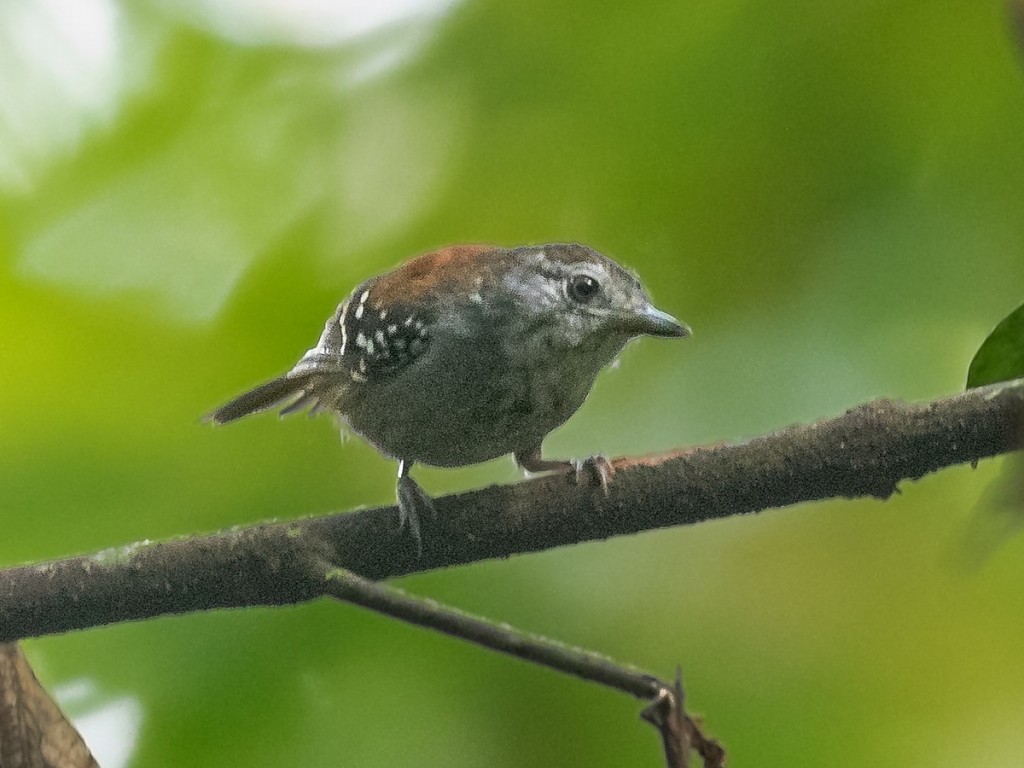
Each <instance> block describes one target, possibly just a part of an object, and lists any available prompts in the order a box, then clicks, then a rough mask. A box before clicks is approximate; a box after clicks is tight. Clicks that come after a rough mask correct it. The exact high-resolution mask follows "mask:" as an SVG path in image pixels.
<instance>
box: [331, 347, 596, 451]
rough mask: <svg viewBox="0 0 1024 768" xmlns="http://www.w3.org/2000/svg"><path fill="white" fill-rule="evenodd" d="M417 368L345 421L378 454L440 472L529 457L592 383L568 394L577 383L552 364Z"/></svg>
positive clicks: (482, 362) (483, 361) (475, 362)
mask: <svg viewBox="0 0 1024 768" xmlns="http://www.w3.org/2000/svg"><path fill="white" fill-rule="evenodd" d="M422 362H424V363H426V364H425V365H422V366H421V365H414V366H411V367H410V368H409V369H407V370H406V371H403V372H402V374H401V375H400V376H399V377H398V378H396V379H395V380H393V381H388V382H386V383H383V382H382V384H381V385H380V386H375V387H374V388H373V390H372V394H369V393H368V394H367V395H366V396H364V397H361V398H359V399H358V401H357V402H354V403H351V404H350V405H349V406H348V407H347V408H346V413H345V417H346V420H347V421H348V423H349V425H350V426H351V428H352V429H353V430H354V431H356V432H357V433H359V434H360V435H362V436H363V437H364V438H365V439H366V440H368V441H369V442H370V443H372V444H373V445H374V446H376V447H377V448H378V449H379V450H380V451H381V452H383V453H385V454H387V455H389V456H393V457H395V458H400V459H405V460H408V461H415V462H421V463H424V464H431V465H434V466H441V467H454V466H463V465H467V464H477V463H480V462H483V461H488V460H490V459H493V458H496V457H498V456H503V455H505V454H508V453H512V452H515V451H520V450H530V449H532V448H533V447H535V446H537V445H539V444H540V442H541V440H543V438H544V436H545V435H547V434H548V433H549V432H550V431H551V430H553V429H555V428H556V427H557V426H559V425H560V424H562V423H563V422H565V420H566V419H568V418H569V417H570V416H571V415H572V414H573V413H574V412H575V411H576V410H577V409H578V408H579V406H580V405H581V404H582V403H583V400H584V399H585V398H586V395H587V392H588V391H589V389H590V385H591V383H592V382H593V375H591V376H589V377H588V378H587V380H586V381H584V382H582V385H576V386H568V384H569V383H570V382H571V383H573V384H575V380H572V379H567V377H566V375H565V371H562V370H560V369H559V367H558V366H557V365H556V364H554V363H552V364H550V365H542V366H539V367H538V366H535V367H533V368H530V369H526V368H517V367H515V366H510V365H508V364H507V362H506V360H505V359H504V358H501V357H496V358H493V359H487V358H481V357H476V356H474V357H472V358H468V359H466V358H464V357H462V356H459V355H451V356H449V358H448V359H447V360H444V361H431V360H429V359H427V360H424V361H422ZM432 362H433V363H434V364H430V363H432ZM594 373H595V374H596V371H595V372H594Z"/></svg>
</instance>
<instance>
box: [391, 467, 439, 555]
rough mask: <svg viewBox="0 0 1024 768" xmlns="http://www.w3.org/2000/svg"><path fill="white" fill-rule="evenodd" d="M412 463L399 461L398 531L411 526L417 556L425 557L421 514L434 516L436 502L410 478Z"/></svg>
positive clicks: (410, 531) (410, 530)
mask: <svg viewBox="0 0 1024 768" xmlns="http://www.w3.org/2000/svg"><path fill="white" fill-rule="evenodd" d="M410 469H412V462H411V461H406V460H405V459H399V461H398V487H397V491H398V530H399V531H401V530H402V529H404V528H405V527H406V525H408V526H409V533H410V534H411V535H412V538H413V541H415V542H416V556H417V557H422V555H423V540H422V538H421V537H420V513H421V512H425V513H427V514H429V515H430V516H431V517H433V515H434V500H433V499H431V498H430V497H429V496H428V495H427V493H426V491H424V490H423V489H422V488H420V487H419V485H418V484H417V483H416V481H415V480H413V479H412V477H410V476H409V470H410Z"/></svg>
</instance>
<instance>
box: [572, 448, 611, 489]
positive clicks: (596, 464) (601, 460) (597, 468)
mask: <svg viewBox="0 0 1024 768" xmlns="http://www.w3.org/2000/svg"><path fill="white" fill-rule="evenodd" d="M572 465H573V468H574V469H575V479H576V485H582V484H583V480H584V475H585V474H588V473H589V474H590V476H591V479H592V480H596V481H597V484H598V485H600V486H601V490H602V491H604V495H605V496H607V495H608V483H610V482H611V479H612V477H613V476H614V475H615V465H614V464H612V463H611V461H609V460H608V457H607V456H604V455H602V454H597V455H595V456H589V457H587V458H586V459H573V461H572Z"/></svg>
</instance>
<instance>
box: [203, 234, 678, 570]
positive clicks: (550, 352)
mask: <svg viewBox="0 0 1024 768" xmlns="http://www.w3.org/2000/svg"><path fill="white" fill-rule="evenodd" d="M689 333H690V330H689V328H687V327H686V326H685V325H683V324H682V323H680V322H678V321H677V320H675V319H674V318H673V317H671V316H670V315H668V314H666V313H664V312H662V311H660V310H658V309H655V308H654V306H653V305H652V304H651V302H650V299H648V298H647V294H646V293H645V292H644V290H643V288H642V287H641V285H640V282H639V281H638V280H637V279H636V278H635V277H634V276H633V275H632V274H630V273H629V272H627V271H626V270H625V269H623V268H622V267H620V266H619V265H618V264H616V263H615V262H614V261H612V260H611V259H609V258H607V257H605V256H602V255H601V254H600V253H598V252H597V251H595V250H593V249H591V248H588V247H586V246H584V245H578V244H576V243H552V244H550V245H539V246H523V247H519V248H495V247H493V246H485V245H456V246H450V247H448V248H442V249H441V250H437V251H433V252H431V253H426V254H423V255H422V256H418V257H416V258H414V259H411V260H409V261H407V262H405V263H404V264H402V265H401V266H399V267H397V268H396V269H394V270H392V271H390V272H386V273H384V274H382V275H378V276H377V277H373V278H370V279H369V280H367V281H366V282H364V283H363V284H362V285H360V286H359V287H358V288H356V289H355V290H354V291H353V292H352V293H351V294H350V295H349V296H348V298H347V299H345V300H344V301H343V302H342V303H341V305H340V306H339V307H338V309H337V311H336V312H335V313H334V314H333V315H332V316H331V318H330V319H329V320H328V321H327V325H326V326H325V327H324V332H323V334H321V336H320V341H318V342H317V345H316V346H315V347H313V348H312V349H311V350H309V351H308V352H307V353H306V354H305V355H303V356H302V359H301V360H299V362H298V363H297V364H296V365H295V367H294V368H292V369H291V370H290V371H289V372H288V373H286V374H284V375H283V376H280V377H278V378H276V379H272V380H271V381H268V382H267V383H265V384H261V385H260V386H258V387H256V388H255V389H252V390H250V391H248V392H245V393H244V394H242V395H239V396H238V397H236V398H235V399H234V400H231V401H230V402H228V403H226V404H225V405H223V406H221V407H220V408H218V409H217V410H216V411H214V412H213V413H211V414H210V415H209V416H208V419H209V420H211V421H213V422H215V423H218V424H223V423H226V422H229V421H234V420H235V419H238V418H241V417H242V416H246V415H248V414H251V413H256V412H258V411H262V410H265V409H267V408H271V407H273V406H275V405H278V404H284V408H283V409H282V411H281V415H285V414H288V413H293V412H295V411H299V410H302V409H304V408H309V409H310V411H311V412H312V413H316V412H318V411H322V410H328V411H333V412H335V413H337V414H338V415H339V416H341V418H342V420H343V421H344V422H345V423H346V424H347V425H348V426H349V427H350V428H351V429H352V430H353V431H354V432H356V433H358V434H359V435H361V436H362V437H363V438H365V439H366V440H367V441H368V442H369V443H371V444H372V445H373V446H374V447H375V448H377V450H378V451H380V452H381V453H383V454H384V455H386V456H390V457H393V458H395V459H398V506H399V510H400V515H401V517H400V524H401V526H405V525H408V526H409V530H410V532H411V534H412V536H413V539H414V541H415V544H416V547H417V550H418V551H420V550H421V546H422V544H421V538H420V522H419V521H420V514H421V513H422V512H431V511H432V509H433V503H432V501H431V500H430V497H429V496H428V495H427V494H426V493H424V491H423V490H422V489H421V488H420V487H419V485H417V484H416V482H415V481H414V480H413V479H412V477H410V476H409V470H410V468H411V467H412V465H413V464H414V463H415V462H422V463H424V464H430V465H433V466H439V467H458V466H464V465H467V464H476V463H479V462H482V461H488V460H489V459H493V458H495V457H497V456H503V455H505V454H508V453H511V454H513V456H514V457H515V460H516V463H517V464H518V465H519V466H520V467H521V468H523V469H524V470H526V471H528V472H547V471H554V470H560V471H572V472H575V473H577V477H579V473H580V471H581V468H582V467H583V466H584V464H589V465H590V466H591V467H592V468H593V469H594V470H595V471H596V473H597V476H598V478H599V479H600V481H601V484H602V485H606V484H607V482H608V477H609V475H610V470H611V465H610V464H609V463H608V462H607V460H605V459H603V458H602V457H592V458H591V459H588V460H587V461H586V462H576V461H565V460H551V459H544V458H542V455H541V443H542V442H543V440H544V438H545V437H546V436H547V434H548V433H549V432H551V431H552V430H553V429H555V428H556V427H558V426H559V425H560V424H562V423H563V422H565V421H566V420H567V419H568V418H569V417H570V416H572V414H573V413H575V412H576V410H577V409H578V408H579V407H580V405H582V404H583V401H584V400H585V399H586V397H587V394H588V393H589V392H590V388H591V387H592V386H593V383H594V379H595V378H596V376H597V374H598V372H599V371H600V370H601V369H602V368H604V367H605V366H606V365H607V364H608V363H610V362H611V361H612V360H613V359H614V358H615V356H616V355H618V353H619V352H620V351H621V350H622V348H623V347H624V346H625V344H626V342H628V341H629V340H630V339H632V338H634V337H636V336H641V335H649V336H674V337H681V336H687V335H689Z"/></svg>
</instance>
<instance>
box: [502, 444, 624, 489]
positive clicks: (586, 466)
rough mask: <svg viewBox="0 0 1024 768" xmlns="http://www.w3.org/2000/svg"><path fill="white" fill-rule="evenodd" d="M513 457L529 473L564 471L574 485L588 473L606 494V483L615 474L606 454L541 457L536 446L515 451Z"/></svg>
mask: <svg viewBox="0 0 1024 768" xmlns="http://www.w3.org/2000/svg"><path fill="white" fill-rule="evenodd" d="M515 459H516V463H517V464H519V466H520V467H522V468H523V469H524V470H526V471H527V472H530V473H535V472H566V473H568V474H569V475H570V476H571V477H572V479H573V480H574V481H575V483H576V485H582V484H583V481H584V477H585V476H586V475H588V474H589V475H590V476H591V478H592V479H593V480H595V481H596V482H597V484H598V485H600V486H601V490H602V491H604V493H605V495H606V496H607V495H608V483H610V482H611V479H612V476H613V475H614V474H615V466H614V465H613V464H612V463H611V461H609V460H608V457H607V456H604V455H602V454H597V455H596V456H590V457H589V458H586V459H569V460H566V459H543V458H541V455H540V448H539V447H538V448H536V449H534V450H532V451H528V452H527V451H524V452H521V453H516V454H515Z"/></svg>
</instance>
